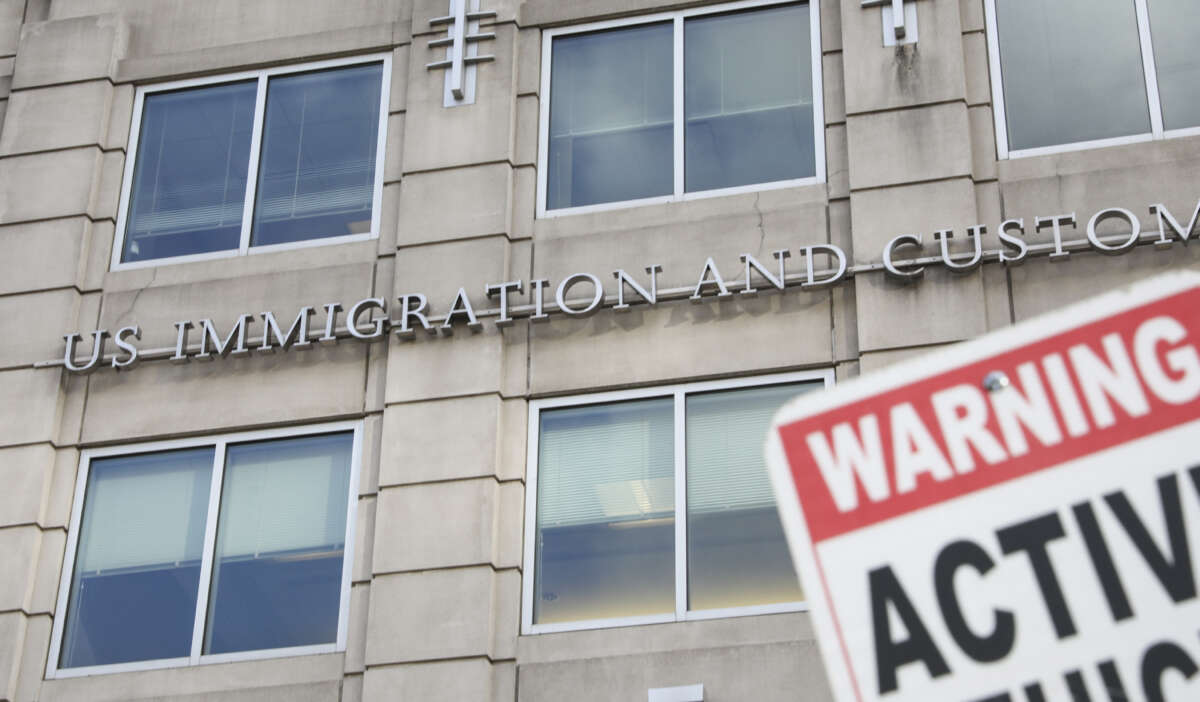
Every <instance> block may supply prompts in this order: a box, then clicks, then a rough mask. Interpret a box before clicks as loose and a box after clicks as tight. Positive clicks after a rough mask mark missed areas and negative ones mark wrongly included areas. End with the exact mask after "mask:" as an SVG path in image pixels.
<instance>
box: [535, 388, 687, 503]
mask: <svg viewBox="0 0 1200 702" xmlns="http://www.w3.org/2000/svg"><path fill="white" fill-rule="evenodd" d="M673 402H674V401H673V399H672V398H670V397H666V398H658V399H651V400H638V401H634V402H624V403H613V404H605V405H589V406H586V407H572V408H569V409H556V410H546V411H544V412H542V414H541V438H540V440H539V441H540V444H539V461H538V513H537V514H538V526H539V527H549V526H569V525H579V524H593V523H604V522H619V521H630V520H635V519H646V518H653V517H662V516H670V515H671V514H673V512H674V509H675V495H674V457H673V453H674V448H673V445H674V430H673V426H674V411H673Z"/></svg>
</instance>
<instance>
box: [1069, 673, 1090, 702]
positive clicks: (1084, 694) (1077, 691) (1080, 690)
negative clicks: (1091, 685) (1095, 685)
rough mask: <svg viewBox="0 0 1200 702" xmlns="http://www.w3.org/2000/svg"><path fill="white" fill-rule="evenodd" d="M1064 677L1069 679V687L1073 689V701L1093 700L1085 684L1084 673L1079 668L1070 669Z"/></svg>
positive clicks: (1087, 701)
mask: <svg viewBox="0 0 1200 702" xmlns="http://www.w3.org/2000/svg"><path fill="white" fill-rule="evenodd" d="M1063 677H1065V678H1066V680H1067V689H1068V690H1070V691H1071V702H1092V696H1091V695H1089V694H1088V691H1087V686H1086V685H1084V684H1083V675H1081V674H1080V673H1079V671H1078V670H1072V671H1069V672H1067V674H1066V675H1064V676H1063Z"/></svg>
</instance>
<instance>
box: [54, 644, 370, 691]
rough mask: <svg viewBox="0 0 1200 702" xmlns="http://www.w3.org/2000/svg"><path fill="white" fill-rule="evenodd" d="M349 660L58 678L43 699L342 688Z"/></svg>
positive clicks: (328, 656)
mask: <svg viewBox="0 0 1200 702" xmlns="http://www.w3.org/2000/svg"><path fill="white" fill-rule="evenodd" d="M345 657H346V656H345V654H344V653H324V654H318V655H310V656H290V657H286V658H270V659H261V660H252V661H238V662H235V663H216V664H208V665H198V666H182V667H176V668H159V669H156V670H140V671H133V672H125V673H110V674H106V675H89V676H84V677H75V678H58V679H54V680H46V681H44V682H42V687H41V695H40V697H39V699H48V700H49V699H53V700H64V701H66V700H81V701H82V700H89V701H99V700H118V699H120V700H130V699H145V698H156V697H166V696H186V695H195V696H196V698H197V699H208V698H209V697H211V696H212V695H213V694H215V693H218V692H222V691H233V690H246V689H261V688H282V687H290V688H296V689H297V690H298V689H299V688H301V687H304V688H307V687H311V686H319V685H321V684H327V685H328V684H332V685H335V686H336V685H338V684H340V681H341V679H342V676H343V674H344V673H343V668H344V665H345V664H344V661H345ZM284 697H287V698H291V697H293V695H284Z"/></svg>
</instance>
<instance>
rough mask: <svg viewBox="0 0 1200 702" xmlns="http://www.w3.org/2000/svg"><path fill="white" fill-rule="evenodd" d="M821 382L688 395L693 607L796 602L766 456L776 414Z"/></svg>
mask: <svg viewBox="0 0 1200 702" xmlns="http://www.w3.org/2000/svg"><path fill="white" fill-rule="evenodd" d="M818 387H821V384H820V383H804V384H793V385H775V386H771V387H765V388H752V389H749V390H730V391H722V392H712V393H704V394H699V395H689V396H688V398H687V496H688V509H687V512H688V518H687V529H688V595H689V599H690V602H689V604H688V607H689V609H693V610H699V609H719V608H723V607H743V606H747V605H760V604H770V603H776V602H795V601H797V600H801V599H803V598H804V596H803V594H802V593H801V592H800V586H799V584H798V583H797V580H796V571H795V570H794V569H793V568H792V559H791V556H790V554H789V552H788V546H787V540H786V539H785V538H784V535H783V526H782V524H781V523H780V521H779V514H778V512H777V511H776V509H775V496H774V493H773V492H772V489H771V481H770V478H769V477H768V476H767V465H766V462H765V461H764V460H763V445H764V443H765V442H766V437H767V429H768V428H769V427H770V426H771V417H772V416H774V414H775V412H776V411H777V410H778V409H779V408H780V407H782V406H783V405H784V403H786V402H787V401H788V400H790V399H792V398H793V397H795V396H796V395H798V394H800V393H801V392H805V391H808V390H813V389H815V388H818Z"/></svg>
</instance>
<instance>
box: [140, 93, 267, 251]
mask: <svg viewBox="0 0 1200 702" xmlns="http://www.w3.org/2000/svg"><path fill="white" fill-rule="evenodd" d="M256 91H257V88H256V85H255V82H254V81H247V82H244V83H232V84H228V85H215V86H210V87H205V88H194V89H190V90H179V91H175V92H166V93H153V94H150V95H147V96H146V99H145V103H144V105H143V108H142V123H141V131H140V134H139V136H138V147H137V160H136V162H135V164H134V170H133V184H132V187H131V188H130V192H129V209H128V211H129V217H128V220H127V222H126V224H125V246H124V249H123V250H122V252H121V260H122V261H124V262H130V261H144V260H146V259H152V258H164V257H167V256H184V255H188V254H198V253H207V252H209V251H220V250H223V249H236V248H237V247H238V243H239V240H240V237H241V231H242V209H243V204H244V203H245V200H246V167H247V165H248V164H249V161H250V132H251V126H252V124H253V122H254V99H255V94H256Z"/></svg>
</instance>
